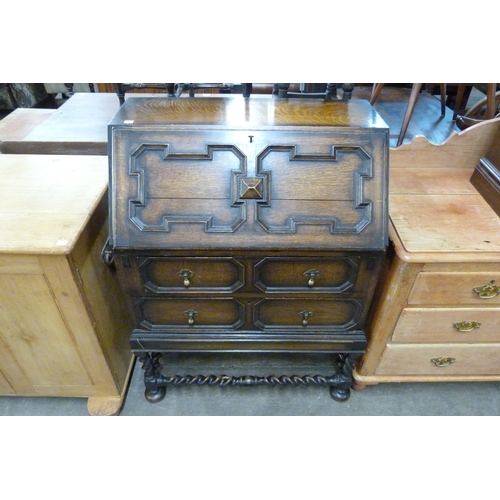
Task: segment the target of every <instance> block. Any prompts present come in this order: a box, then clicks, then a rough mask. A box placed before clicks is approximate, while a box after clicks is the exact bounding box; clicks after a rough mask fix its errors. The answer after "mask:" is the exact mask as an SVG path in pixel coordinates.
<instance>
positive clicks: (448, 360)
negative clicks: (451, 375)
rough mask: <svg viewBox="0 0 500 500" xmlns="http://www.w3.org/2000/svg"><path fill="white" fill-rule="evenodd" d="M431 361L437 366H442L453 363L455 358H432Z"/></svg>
mask: <svg viewBox="0 0 500 500" xmlns="http://www.w3.org/2000/svg"><path fill="white" fill-rule="evenodd" d="M431 362H432V363H434V364H435V365H436V366H438V367H439V368H444V367H446V366H450V365H451V364H452V363H454V362H455V358H432V359H431Z"/></svg>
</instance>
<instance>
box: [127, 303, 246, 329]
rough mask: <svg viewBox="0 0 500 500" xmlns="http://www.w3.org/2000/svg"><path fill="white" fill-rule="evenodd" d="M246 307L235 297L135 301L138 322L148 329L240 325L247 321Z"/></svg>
mask: <svg viewBox="0 0 500 500" xmlns="http://www.w3.org/2000/svg"><path fill="white" fill-rule="evenodd" d="M243 310H244V307H243V305H242V304H241V303H240V302H239V301H237V300H234V299H231V298H222V299H213V298H210V299H175V298H174V299H168V298H164V299H156V298H142V299H140V300H138V301H137V302H136V303H135V311H136V315H137V319H138V323H139V325H140V326H141V328H144V329H146V330H169V329H175V330H176V331H179V330H186V331H190V330H191V331H192V330H196V329H198V328H204V329H206V328H214V329H216V328H225V329H227V328H230V329H236V328H238V327H240V326H241V325H242V324H243V321H242V318H244V313H243Z"/></svg>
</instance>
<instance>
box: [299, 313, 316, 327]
mask: <svg viewBox="0 0 500 500" xmlns="http://www.w3.org/2000/svg"><path fill="white" fill-rule="evenodd" d="M299 315H300V316H302V326H307V324H308V319H309V318H310V317H311V316H312V315H313V312H312V311H302V312H299Z"/></svg>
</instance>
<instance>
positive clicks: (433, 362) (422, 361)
mask: <svg viewBox="0 0 500 500" xmlns="http://www.w3.org/2000/svg"><path fill="white" fill-rule="evenodd" d="M375 374H376V375H427V376H430V377H436V378H439V377H440V376H447V375H477V376H479V375H500V344H451V345H449V344H433V345H429V344H423V345H422V344H420V345H411V344H389V345H387V347H386V349H385V351H384V353H383V355H382V358H381V359H380V362H379V364H378V366H377V369H376V371H375Z"/></svg>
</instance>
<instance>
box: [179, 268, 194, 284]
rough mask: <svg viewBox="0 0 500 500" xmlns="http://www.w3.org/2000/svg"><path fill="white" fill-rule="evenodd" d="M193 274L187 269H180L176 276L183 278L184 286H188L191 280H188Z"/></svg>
mask: <svg viewBox="0 0 500 500" xmlns="http://www.w3.org/2000/svg"><path fill="white" fill-rule="evenodd" d="M193 275H194V273H193V271H190V270H189V269H181V270H180V271H179V272H178V273H177V276H180V277H181V278H184V286H185V287H186V288H189V287H190V286H191V280H190V278H191V277H192V276H193Z"/></svg>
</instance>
